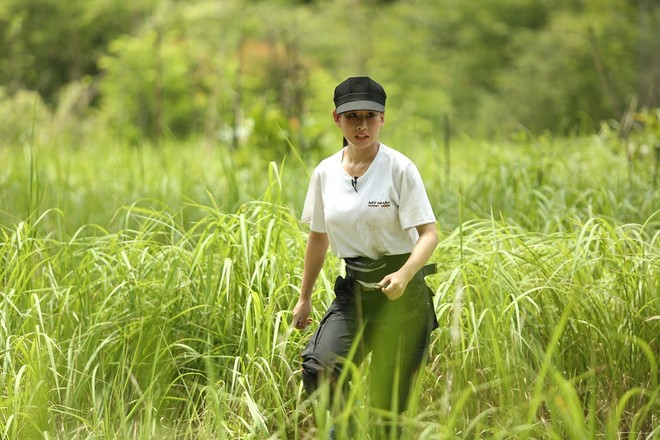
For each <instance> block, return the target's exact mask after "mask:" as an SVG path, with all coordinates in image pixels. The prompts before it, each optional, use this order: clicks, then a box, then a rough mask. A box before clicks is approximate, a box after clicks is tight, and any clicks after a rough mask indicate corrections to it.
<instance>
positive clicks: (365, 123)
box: [332, 110, 385, 148]
mask: <svg viewBox="0 0 660 440" xmlns="http://www.w3.org/2000/svg"><path fill="white" fill-rule="evenodd" d="M332 115H333V117H334V119H335V123H336V124H337V126H338V127H340V128H341V131H342V133H343V135H344V137H345V138H346V140H347V141H348V143H349V144H351V145H353V146H355V147H358V148H364V147H370V146H372V145H374V144H377V143H378V136H379V135H380V127H382V126H383V125H384V124H385V113H381V112H377V111H374V110H351V111H348V112H344V113H341V114H337V112H335V111H333V112H332Z"/></svg>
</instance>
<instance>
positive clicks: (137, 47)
mask: <svg viewBox="0 0 660 440" xmlns="http://www.w3.org/2000/svg"><path fill="white" fill-rule="evenodd" d="M659 28H660V7H659V5H658V3H657V2H654V1H651V0H584V1H572V0H571V1H558V0H554V1H539V0H482V1H469V2H466V1H462V0H412V1H411V0H407V1H396V0H339V1H332V2H327V1H320V0H315V1H314V0H312V1H299V0H270V1H265V0H261V1H259V0H235V1H216V0H197V1H177V0H137V1H131V2H125V1H94V2H89V1H86V0H69V1H66V2H56V1H52V0H4V1H3V2H2V6H0V65H2V68H1V69H0V84H1V85H2V87H0V116H2V120H3V122H6V124H2V125H0V143H2V144H6V143H9V144H10V145H12V144H15V143H16V142H21V141H24V140H25V138H26V136H27V135H26V133H29V132H30V127H31V121H32V120H33V118H32V115H33V110H34V107H35V101H36V107H37V108H36V117H37V119H38V121H39V122H40V124H39V126H40V129H41V130H40V131H41V132H42V133H43V132H47V135H46V134H44V135H45V136H48V139H51V140H52V139H59V140H60V141H61V142H63V143H67V144H68V143H71V142H75V143H78V144H80V143H82V144H88V143H93V142H95V141H97V142H101V143H103V144H105V142H104V141H105V140H107V139H108V137H109V138H110V139H112V140H113V141H121V142H131V143H134V144H142V143H143V142H144V141H145V139H151V140H152V141H157V140H160V139H163V138H165V139H179V140H180V139H183V138H188V137H189V136H191V135H197V136H203V137H204V138H205V139H206V141H207V142H216V141H223V142H230V143H232V144H233V145H234V146H239V145H241V144H243V143H245V142H246V141H247V139H246V137H251V138H252V139H251V141H252V145H255V144H256V145H258V146H260V147H261V148H262V149H264V150H265V151H266V154H272V153H273V152H275V153H276V155H275V156H274V157H279V156H278V154H281V153H282V151H285V150H286V142H285V141H284V139H283V138H282V136H281V135H280V133H281V130H282V129H283V130H285V131H286V132H288V133H289V134H290V136H289V139H290V140H291V141H292V142H293V143H294V144H295V145H296V146H298V147H299V148H300V149H301V150H303V151H305V150H307V149H316V148H319V146H321V145H324V144H325V143H327V141H328V139H327V138H325V137H323V133H324V131H325V130H326V129H327V128H328V122H327V118H325V115H326V114H327V112H328V109H329V108H330V106H331V104H332V103H331V101H330V99H329V96H328V90H331V88H332V87H333V86H334V85H335V84H337V83H338V82H339V81H341V80H343V79H344V78H346V77H347V76H352V75H356V74H370V75H373V76H374V77H376V78H377V79H378V80H379V81H380V82H382V83H383V84H384V85H385V86H386V89H387V91H388V93H389V95H390V103H391V107H390V112H391V115H392V117H394V118H396V120H397V121H398V122H397V125H398V126H401V127H402V129H404V130H406V131H411V130H413V131H415V132H417V133H419V134H420V135H432V136H438V135H439V133H441V132H442V130H443V129H444V127H445V126H446V121H445V118H448V119H449V120H450V121H451V125H452V128H453V130H454V131H455V132H467V133H469V134H471V135H475V134H489V135H490V134H500V135H509V134H510V133H511V132H512V131H516V130H521V129H525V130H531V131H532V132H534V133H541V132H543V131H546V130H547V131H550V132H553V133H571V134H573V133H579V132H594V131H597V130H598V129H599V124H600V121H603V120H617V121H620V120H622V119H623V117H624V115H625V113H626V112H627V111H628V110H629V109H632V110H633V111H635V110H637V109H642V108H655V107H658V106H660V88H659V87H658V84H660V38H658V34H657V29H659ZM35 93H36V95H35ZM99 137H101V138H102V140H99V139H98V138H99Z"/></svg>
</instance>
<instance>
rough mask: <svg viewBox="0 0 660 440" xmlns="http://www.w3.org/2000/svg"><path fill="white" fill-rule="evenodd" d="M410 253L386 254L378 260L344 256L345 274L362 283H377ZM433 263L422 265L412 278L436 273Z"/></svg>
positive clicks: (400, 264)
mask: <svg viewBox="0 0 660 440" xmlns="http://www.w3.org/2000/svg"><path fill="white" fill-rule="evenodd" d="M409 257H410V254H401V255H386V256H384V257H383V258H380V259H378V260H372V259H370V258H366V257H355V258H344V261H345V262H346V275H347V276H348V277H349V278H353V279H355V280H358V281H362V282H364V283H377V282H379V281H380V280H382V279H383V278H384V277H385V275H388V274H391V273H393V272H396V271H397V270H399V269H400V268H401V266H403V265H404V263H405V262H406V261H407V260H408V258H409ZM437 271H438V270H437V267H436V264H435V263H429V264H427V265H425V266H424V267H422V268H421V269H420V270H419V271H418V272H417V273H416V274H415V275H414V276H413V278H412V279H416V278H421V279H424V277H426V276H428V275H432V274H434V273H437Z"/></svg>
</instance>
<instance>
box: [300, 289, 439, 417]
mask: <svg viewBox="0 0 660 440" xmlns="http://www.w3.org/2000/svg"><path fill="white" fill-rule="evenodd" d="M437 327H438V322H437V320H436V318H435V312H434V309H433V302H432V297H431V291H430V289H429V288H428V287H427V285H426V283H425V282H424V280H423V278H421V277H419V278H415V279H413V280H412V281H411V282H410V283H409V284H408V287H407V288H406V291H405V293H404V294H403V295H402V296H401V297H400V298H399V299H397V300H394V301H390V300H388V299H387V297H386V296H385V294H383V293H382V292H380V291H379V290H372V291H369V290H365V289H364V288H363V287H362V286H361V285H360V284H359V283H357V282H356V281H355V280H353V279H351V278H342V277H338V278H337V280H336V282H335V300H334V301H333V302H332V304H331V305H330V307H329V308H328V310H327V312H326V314H325V316H324V317H323V319H322V320H321V323H320V324H319V327H318V329H317V330H316V331H315V332H314V334H313V335H312V337H311V339H310V341H309V343H308V344H307V346H306V347H305V349H304V350H303V352H302V364H303V383H304V386H305V389H306V391H307V392H308V393H310V394H311V393H313V392H314V391H315V390H316V389H317V388H318V386H319V384H320V381H321V380H322V379H323V378H326V379H327V380H330V381H332V380H333V379H336V378H337V377H339V375H340V374H341V372H342V368H343V367H344V365H345V363H346V362H349V361H350V362H353V363H354V364H356V365H359V364H360V363H361V362H362V360H363V359H364V358H365V356H367V355H368V354H369V353H371V364H370V369H369V389H370V406H372V407H375V408H380V409H383V410H386V411H390V410H395V411H398V412H402V411H403V410H405V408H406V404H407V400H408V397H409V394H410V390H411V387H412V385H413V382H414V378H415V375H416V373H417V371H418V370H419V367H420V366H421V365H422V363H423V361H424V358H425V357H426V354H427V352H428V345H429V341H430V335H431V332H432V331H433V330H434V329H435V328H437ZM351 348H353V349H354V350H355V354H354V355H353V356H352V357H351V356H349V354H350V353H351ZM355 348H356V349H355Z"/></svg>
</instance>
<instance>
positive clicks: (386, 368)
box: [292, 77, 438, 413]
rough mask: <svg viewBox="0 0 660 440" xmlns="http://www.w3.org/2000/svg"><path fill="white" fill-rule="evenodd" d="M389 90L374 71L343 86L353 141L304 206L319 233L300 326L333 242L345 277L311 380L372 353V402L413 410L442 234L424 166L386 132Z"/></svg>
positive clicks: (331, 375) (314, 355)
mask: <svg viewBox="0 0 660 440" xmlns="http://www.w3.org/2000/svg"><path fill="white" fill-rule="evenodd" d="M386 98H387V96H386V94H385V91H384V90H383V88H382V87H381V85H380V84H378V83H377V82H376V81H374V80H372V79H371V78H369V77H352V78H348V79H347V80H345V81H344V82H342V83H341V84H339V85H338V86H337V87H336V88H335V93H334V103H335V110H334V111H333V112H332V116H333V118H334V121H335V124H336V125H337V126H338V127H339V128H340V129H341V131H342V134H343V136H344V147H343V148H342V149H341V151H339V152H337V153H335V154H333V155H332V156H330V157H328V158H327V159H325V160H323V161H322V162H321V163H320V164H319V165H318V166H317V167H316V168H315V170H314V173H313V174H312V177H311V181H310V184H309V189H308V192H307V197H306V199H305V204H304V207H303V214H302V221H303V222H307V223H310V233H309V238H308V241H307V247H306V252H305V261H304V269H303V278H302V284H301V288H300V298H299V299H298V302H297V304H296V305H295V308H294V310H293V320H292V325H293V326H294V327H296V328H298V329H304V328H306V327H307V326H308V325H310V324H311V322H312V320H311V318H310V313H311V310H312V303H311V296H312V290H313V287H314V284H315V282H316V279H317V277H318V275H319V272H320V271H321V268H322V266H323V263H324V261H325V257H326V253H327V251H328V248H329V247H330V248H331V250H332V252H333V253H334V254H335V255H337V257H339V258H342V259H343V260H344V261H345V263H346V276H345V277H338V278H337V280H336V282H335V286H334V290H335V300H334V301H333V303H332V304H331V306H330V307H329V309H328V311H327V312H326V314H325V316H324V317H323V319H322V321H321V323H320V324H319V327H318V329H317V330H316V332H315V333H314V334H313V335H312V337H311V339H310V341H309V343H308V345H307V346H306V347H305V349H304V350H303V353H302V359H303V383H304V386H305V389H306V390H307V392H309V393H312V392H313V391H314V390H316V389H317V388H318V386H319V383H320V380H321V379H322V378H326V379H327V380H330V381H332V380H333V379H336V378H337V377H339V375H340V373H341V371H342V368H343V367H344V365H345V363H346V362H353V363H355V364H356V365H359V363H360V362H361V361H362V360H363V359H364V357H365V356H366V355H367V354H368V353H371V355H372V358H371V364H370V390H371V392H370V405H371V406H372V407H376V408H379V409H382V410H385V411H392V412H393V413H394V412H401V411H403V410H405V406H406V401H407V399H408V395H409V392H410V388H411V386H412V383H413V380H414V376H415V373H416V372H417V370H418V369H419V367H420V366H421V364H422V362H423V360H424V357H425V355H426V352H427V349H428V343H429V339H430V334H431V331H433V329H435V328H436V327H437V326H438V323H437V321H436V319H435V313H434V310H433V303H432V299H431V292H430V289H429V288H428V287H427V286H426V284H425V282H424V276H425V275H426V274H428V272H429V268H430V267H432V266H429V265H427V262H428V260H429V258H430V257H431V255H432V254H433V251H434V249H435V248H436V246H437V244H438V235H437V229H436V223H435V216H434V214H433V210H432V208H431V204H430V203H429V200H428V197H427V195H426V191H425V189H424V184H423V182H422V179H421V176H420V174H419V172H418V170H417V168H416V167H415V165H414V164H413V163H412V162H411V161H410V160H409V159H408V158H407V157H405V156H404V155H403V154H401V153H399V152H398V151H396V150H393V149H391V148H389V147H388V146H386V145H384V144H382V143H381V142H380V141H379V135H380V129H381V127H382V126H383V125H384V124H385V101H386ZM433 269H434V266H433ZM433 272H434V270H433ZM356 338H358V340H357V341H356ZM354 346H355V347H357V350H355V349H354V351H356V353H355V354H354V355H353V356H352V357H351V358H350V359H348V358H349V353H351V349H352V347H354ZM334 391H337V390H334Z"/></svg>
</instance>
